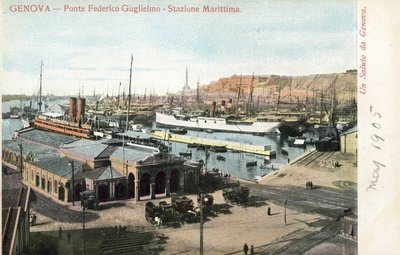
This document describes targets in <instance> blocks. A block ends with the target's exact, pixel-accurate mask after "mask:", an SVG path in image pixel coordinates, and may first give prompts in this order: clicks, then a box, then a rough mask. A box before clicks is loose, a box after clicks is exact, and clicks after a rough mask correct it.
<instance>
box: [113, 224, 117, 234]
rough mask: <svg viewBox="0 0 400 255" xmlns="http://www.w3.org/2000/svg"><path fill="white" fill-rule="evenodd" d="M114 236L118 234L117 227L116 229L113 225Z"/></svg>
mask: <svg viewBox="0 0 400 255" xmlns="http://www.w3.org/2000/svg"><path fill="white" fill-rule="evenodd" d="M114 234H118V227H117V225H115V227H114Z"/></svg>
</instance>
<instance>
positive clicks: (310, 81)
mask: <svg viewBox="0 0 400 255" xmlns="http://www.w3.org/2000/svg"><path fill="white" fill-rule="evenodd" d="M336 78H337V79H336ZM335 79H336V81H335V83H334V84H333V82H334V80H335ZM251 80H252V76H251V75H243V76H242V81H241V95H242V96H241V98H243V97H244V98H247V97H248V95H249V91H250V84H251ZM239 83H240V75H233V76H231V77H226V78H220V79H219V80H218V81H213V82H211V83H210V84H206V85H203V86H201V87H200V90H201V92H202V94H207V95H208V97H209V98H216V97H231V98H233V99H235V98H236V97H237V91H238V86H239ZM334 87H335V88H336V98H337V100H338V101H339V102H342V103H346V102H350V101H351V100H356V98H357V72H356V70H349V71H347V72H345V73H330V74H313V75H307V76H281V75H255V76H254V80H253V101H255V100H260V99H261V100H262V101H264V100H270V102H271V103H272V102H274V101H276V100H277V98H278V97H279V91H280V102H290V100H291V101H292V103H295V102H305V101H306V97H308V102H311V100H312V97H313V94H314V98H315V100H318V99H319V98H320V97H321V91H322V90H323V92H324V97H325V98H328V97H332V95H333V91H334ZM307 88H308V89H307ZM313 91H314V93H313ZM290 95H291V96H290Z"/></svg>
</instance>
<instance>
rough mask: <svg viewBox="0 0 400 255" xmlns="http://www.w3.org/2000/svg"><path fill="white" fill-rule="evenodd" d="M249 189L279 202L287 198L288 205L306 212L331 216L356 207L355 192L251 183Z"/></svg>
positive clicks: (339, 214)
mask: <svg viewBox="0 0 400 255" xmlns="http://www.w3.org/2000/svg"><path fill="white" fill-rule="evenodd" d="M260 186H261V187H260ZM249 187H250V186H249ZM250 190H251V192H252V193H253V194H254V195H257V196H260V197H263V198H266V199H270V200H273V201H275V202H277V203H279V204H282V203H283V202H284V200H285V199H287V206H288V207H293V208H294V209H298V210H301V211H306V212H316V213H319V214H322V215H326V216H329V217H332V218H339V217H340V216H342V215H343V213H344V210H345V209H348V208H351V209H352V210H356V208H357V198H356V196H357V195H356V193H355V192H335V191H331V190H326V189H314V190H306V189H301V188H299V187H275V186H265V185H251V187H250Z"/></svg>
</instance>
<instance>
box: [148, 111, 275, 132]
mask: <svg viewBox="0 0 400 255" xmlns="http://www.w3.org/2000/svg"><path fill="white" fill-rule="evenodd" d="M156 123H157V124H158V125H162V126H169V127H182V128H187V129H194V130H207V131H208V130H212V131H219V132H232V133H249V134H267V133H279V129H278V128H279V127H280V126H281V122H275V121H271V122H262V121H255V122H251V121H238V120H230V119H227V118H217V117H200V116H199V117H190V118H189V117H185V116H182V115H168V114H165V113H161V112H156Z"/></svg>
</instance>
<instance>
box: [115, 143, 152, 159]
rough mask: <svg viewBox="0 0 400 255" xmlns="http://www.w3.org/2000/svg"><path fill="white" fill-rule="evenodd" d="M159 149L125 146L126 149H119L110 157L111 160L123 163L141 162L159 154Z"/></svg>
mask: <svg viewBox="0 0 400 255" xmlns="http://www.w3.org/2000/svg"><path fill="white" fill-rule="evenodd" d="M157 152H158V149H156V148H151V147H148V146H140V145H136V146H125V147H124V148H122V147H118V148H117V149H116V150H115V151H114V152H113V153H112V154H111V156H110V160H113V161H117V162H122V161H123V160H125V161H130V162H134V161H139V160H144V159H145V158H147V157H149V156H152V155H153V154H154V153H157Z"/></svg>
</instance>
